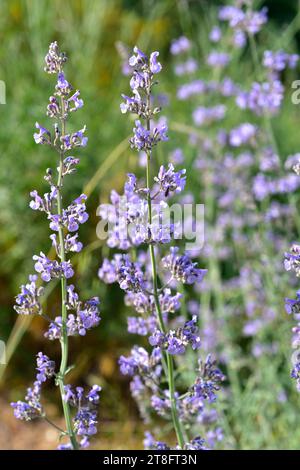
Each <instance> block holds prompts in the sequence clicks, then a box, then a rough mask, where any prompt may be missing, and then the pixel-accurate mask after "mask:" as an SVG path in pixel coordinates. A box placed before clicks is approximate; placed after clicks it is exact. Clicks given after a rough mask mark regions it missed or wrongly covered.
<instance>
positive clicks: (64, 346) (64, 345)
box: [57, 98, 79, 450]
mask: <svg viewBox="0 0 300 470" xmlns="http://www.w3.org/2000/svg"><path fill="white" fill-rule="evenodd" d="M61 114H62V118H61V135H62V136H64V135H65V117H64V114H65V106H64V99H63V98H61ZM63 159H64V151H63V150H62V151H61V152H60V162H59V170H58V181H57V213H58V215H59V217H60V219H61V218H62V213H63V211H62V183H63V181H62V180H63ZM58 237H59V245H60V261H61V262H62V263H64V262H65V261H66V253H65V239H64V230H63V227H62V226H61V225H60V226H59V230H58ZM61 318H62V321H61V323H62V326H61V330H62V331H61V339H60V345H61V363H60V369H59V374H58V375H57V383H58V385H59V390H60V395H61V401H62V407H63V412H64V417H65V422H66V428H67V433H68V436H69V438H70V441H71V444H72V447H73V450H77V449H79V445H78V442H77V440H76V436H75V432H74V429H73V426H72V420H71V412H70V407H69V404H68V403H67V402H66V401H65V400H64V393H65V391H64V385H65V383H64V378H65V375H66V370H67V366H68V350H69V344H68V342H69V340H68V332H67V282H66V278H65V277H64V276H62V277H61Z"/></svg>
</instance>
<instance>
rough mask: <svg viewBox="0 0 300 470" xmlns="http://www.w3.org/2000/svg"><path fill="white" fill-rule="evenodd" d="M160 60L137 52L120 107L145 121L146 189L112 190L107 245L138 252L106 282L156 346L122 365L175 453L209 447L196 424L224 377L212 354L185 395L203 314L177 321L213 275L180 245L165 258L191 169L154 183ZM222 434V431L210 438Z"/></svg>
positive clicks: (107, 268)
mask: <svg viewBox="0 0 300 470" xmlns="http://www.w3.org/2000/svg"><path fill="white" fill-rule="evenodd" d="M158 56H159V53H158V52H152V53H151V54H150V57H148V56H146V55H145V54H144V53H143V52H142V51H140V50H139V49H138V48H137V47H135V48H134V54H133V55H132V56H131V57H130V58H129V68H130V71H131V74H132V77H131V79H130V87H131V91H132V96H126V95H122V96H123V100H124V101H123V103H122V104H121V106H120V108H121V112H122V113H133V114H135V115H137V116H138V118H139V119H138V120H136V121H135V126H134V128H133V136H132V138H131V139H130V144H131V147H132V148H133V149H135V150H137V151H142V152H144V153H145V155H146V175H145V183H146V184H144V183H143V182H142V181H138V180H137V178H136V176H135V175H133V174H129V175H128V180H127V182H126V183H125V186H124V195H123V196H120V195H119V194H118V193H116V191H112V193H111V203H112V204H111V205H110V206H107V205H105V206H104V205H103V206H102V207H100V215H101V216H102V218H103V219H105V220H107V221H108V222H109V231H108V245H109V246H110V247H111V248H119V249H123V250H130V251H131V254H129V253H123V254H115V255H114V259H113V260H112V261H109V260H108V259H105V260H104V261H103V264H102V266H101V267H100V269H99V277H100V278H101V279H102V280H104V281H105V282H107V283H113V282H118V283H119V285H120V287H121V289H123V290H124V291H125V293H126V296H125V302H126V305H128V306H130V307H132V308H134V309H135V311H136V313H137V316H132V317H129V318H128V331H129V332H130V333H133V334H139V335H141V336H148V341H149V344H150V346H152V349H151V350H150V351H147V350H146V349H144V348H143V347H139V346H134V348H133V349H132V351H131V355H130V356H129V357H126V356H121V357H120V359H119V364H120V370H121V373H122V374H124V375H127V376H129V377H131V379H132V380H131V383H130V388H131V393H132V395H133V397H134V398H135V399H136V401H137V404H138V406H139V409H140V412H141V415H142V417H143V418H144V420H145V421H146V422H149V421H150V418H151V414H152V412H153V411H154V412H155V413H156V414H158V415H159V416H160V417H162V418H163V419H165V420H167V421H170V422H171V424H172V427H173V430H174V431H175V434H176V437H177V444H176V445H175V446H174V447H173V448H180V449H195V450H201V449H204V448H205V447H206V444H205V441H204V439H203V438H202V437H199V436H197V437H195V434H194V428H193V426H194V425H196V427H197V423H200V422H202V423H205V422H207V421H209V419H207V414H206V403H207V402H208V403H212V402H214V401H215V399H216V391H217V390H218V389H219V383H220V382H221V381H222V380H223V375H222V373H221V372H220V371H219V369H217V368H216V366H215V363H214V361H213V360H212V359H211V357H210V356H208V357H207V358H206V360H205V361H202V360H201V359H199V361H198V369H197V372H196V371H195V370H194V376H195V381H194V383H193V384H192V385H191V386H190V387H189V388H188V390H186V389H185V390H183V384H182V383H181V384H180V383H179V382H180V376H178V374H177V372H176V367H177V365H178V363H179V362H180V357H181V356H183V355H184V354H185V353H186V352H187V350H188V349H190V348H191V349H192V350H194V351H197V350H198V349H199V348H200V345H201V341H200V337H199V331H198V325H197V324H198V318H197V315H194V316H192V318H191V317H190V318H185V319H184V318H183V317H182V316H177V317H176V315H175V312H177V311H179V310H180V308H181V300H182V294H181V293H180V292H178V285H179V283H183V284H186V285H192V284H194V283H199V282H201V281H202V279H203V277H204V275H205V274H206V270H203V269H199V268H198V267H197V263H194V262H193V261H192V260H191V258H190V257H189V255H188V254H187V253H186V254H180V252H179V248H178V247H171V248H170V249H169V251H168V253H166V254H165V256H162V251H163V248H164V247H165V246H166V244H168V243H170V242H171V241H172V240H173V238H174V235H175V234H176V230H177V227H176V224H173V223H171V222H170V221H168V222H166V221H165V220H164V217H163V209H164V207H165V206H166V205H167V201H168V200H169V199H170V198H171V197H173V196H174V195H176V194H179V193H181V192H182V191H183V189H184V187H185V182H186V176H185V170H179V171H176V170H175V168H174V166H173V165H172V164H169V165H168V167H167V168H166V167H165V166H164V165H162V166H161V167H160V169H159V172H158V174H157V176H155V177H154V178H153V180H152V173H153V166H154V165H155V161H154V148H155V146H156V145H158V144H159V143H160V142H163V141H166V140H167V139H168V137H167V125H166V123H165V121H164V120H163V119H160V120H159V121H158V122H155V121H154V117H155V115H157V114H158V113H159V112H160V108H159V107H157V106H155V104H154V96H153V88H154V86H155V85H156V84H157V81H156V76H157V74H158V73H160V71H161V69H162V66H161V64H160V62H159V61H158ZM145 245H146V247H148V248H147V251H146V252H144V251H143V246H145ZM176 379H177V380H176ZM218 434H219V435H220V430H219V429H217V430H215V431H214V432H212V434H211V436H212V435H214V436H217V435H218ZM216 439H217V437H216ZM213 440H214V439H213V438H212V439H211V442H212V441H213ZM211 445H213V444H211ZM145 446H146V447H147V448H151V449H169V448H170V447H169V446H168V445H167V444H166V443H164V442H160V441H157V440H155V439H154V438H153V437H152V434H151V433H146V439H145Z"/></svg>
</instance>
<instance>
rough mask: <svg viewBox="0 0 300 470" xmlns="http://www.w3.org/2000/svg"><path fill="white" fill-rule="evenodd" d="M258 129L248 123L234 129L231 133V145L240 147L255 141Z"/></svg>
mask: <svg viewBox="0 0 300 470" xmlns="http://www.w3.org/2000/svg"><path fill="white" fill-rule="evenodd" d="M256 134H257V127H256V126H254V125H253V124H250V123H248V122H246V123H243V124H241V125H240V126H238V127H235V128H234V129H232V130H231V131H230V133H229V144H230V145H231V146H232V147H240V146H242V145H245V144H247V143H249V142H251V141H252V140H254V138H255V136H256Z"/></svg>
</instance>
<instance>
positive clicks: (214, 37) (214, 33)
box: [209, 26, 222, 42]
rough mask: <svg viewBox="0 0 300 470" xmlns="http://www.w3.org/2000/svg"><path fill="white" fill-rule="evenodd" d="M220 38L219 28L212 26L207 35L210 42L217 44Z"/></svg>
mask: <svg viewBox="0 0 300 470" xmlns="http://www.w3.org/2000/svg"><path fill="white" fill-rule="evenodd" d="M221 38H222V31H221V28H220V27H219V26H214V27H213V28H212V30H211V31H210V33H209V39H210V40H211V42H219V41H220V39H221Z"/></svg>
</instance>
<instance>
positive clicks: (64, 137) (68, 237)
mask: <svg viewBox="0 0 300 470" xmlns="http://www.w3.org/2000/svg"><path fill="white" fill-rule="evenodd" d="M66 61H67V57H66V55H65V54H64V53H63V52H60V50H59V48H58V45H57V43H56V42H54V43H52V44H50V47H49V52H48V53H47V55H46V57H45V62H46V66H45V71H46V72H47V73H49V74H56V76H57V82H56V85H55V91H54V93H53V96H50V99H49V104H48V106H47V115H48V116H49V117H50V118H52V119H54V121H55V123H54V132H53V133H51V132H50V131H49V130H48V129H46V128H45V127H42V126H41V125H40V124H39V123H36V129H37V132H36V133H35V134H34V140H35V142H36V143H37V144H41V145H47V146H50V147H51V148H52V149H53V150H54V151H55V152H56V155H57V162H55V165H57V167H56V171H57V173H55V172H54V171H53V170H52V169H50V168H48V169H47V171H46V175H45V177H44V179H45V181H46V182H47V183H48V184H49V187H50V188H49V191H48V192H46V193H45V194H44V195H43V196H40V195H39V193H38V192H37V191H32V192H31V193H30V196H31V198H32V200H31V202H30V207H31V208H32V209H33V210H37V211H41V212H44V213H45V215H46V217H47V220H48V223H49V226H50V229H51V231H52V232H53V233H52V234H51V235H50V239H51V242H52V246H53V247H54V249H55V252H56V259H49V258H48V256H47V255H45V254H44V253H43V252H41V253H40V254H39V255H34V256H33V260H34V261H35V265H34V268H35V271H36V272H37V273H38V274H37V275H36V274H35V275H32V276H30V277H29V282H28V283H27V284H26V285H23V286H22V287H21V293H20V294H19V295H18V296H17V297H16V305H15V310H16V311H17V313H18V314H21V315H40V316H42V317H44V318H45V319H46V320H47V321H49V323H50V325H49V328H48V331H47V332H46V333H45V337H46V338H48V339H49V340H50V341H52V340H56V339H58V340H59V342H60V344H61V362H60V366H59V368H57V367H56V365H55V363H54V361H52V360H51V359H49V357H48V356H46V355H45V354H43V353H42V352H39V353H38V354H37V367H36V370H37V375H36V380H35V382H34V385H33V387H32V388H29V389H28V390H27V394H26V397H25V401H18V402H16V403H12V407H13V409H14V414H15V416H16V418H18V419H21V420H26V421H30V420H32V419H35V418H44V419H46V420H47V421H48V422H49V423H50V424H52V425H53V426H54V427H55V428H57V429H58V430H59V431H60V433H61V437H62V436H67V437H68V441H69V442H68V443H66V444H62V445H60V446H59V448H60V449H79V448H80V447H82V448H83V447H87V446H88V445H89V438H90V436H92V435H94V434H96V432H97V428H96V426H97V407H98V404H99V392H100V390H101V388H100V387H99V386H98V385H94V386H93V387H92V388H91V390H90V391H88V392H85V391H84V390H83V388H81V387H76V388H73V387H72V386H71V385H69V384H67V383H66V375H67V374H68V372H69V370H70V369H71V367H70V365H69V361H68V351H69V337H70V336H75V335H81V336H84V335H85V334H86V332H87V330H89V329H90V328H93V327H95V326H97V325H98V324H99V322H100V316H99V299H98V297H93V298H91V299H90V300H88V301H85V302H82V301H80V300H79V296H78V294H77V293H76V291H75V287H74V285H73V284H70V283H69V279H70V278H71V277H73V275H74V270H73V267H72V264H71V261H70V259H69V255H70V254H71V253H72V252H76V253H78V252H80V251H81V249H82V243H81V242H80V241H79V240H78V233H77V231H78V229H79V226H80V225H81V224H83V223H84V222H86V220H87V219H88V214H87V212H86V207H85V200H86V196H85V195H84V194H81V195H80V196H79V197H77V198H76V199H75V200H74V201H72V202H71V203H70V204H69V205H68V206H66V205H65V203H64V198H63V185H64V180H65V178H66V177H68V176H69V175H73V174H74V173H75V171H76V166H77V164H78V163H79V159H78V158H77V157H74V156H71V155H70V152H73V150H75V149H76V148H80V147H85V146H86V144H87V140H88V139H87V137H85V126H84V127H83V129H81V130H79V131H76V132H70V131H69V130H68V129H67V123H68V119H69V117H70V116H71V114H72V113H73V112H75V111H77V109H79V108H81V107H82V106H83V100H82V99H81V98H80V92H79V91H78V90H76V91H75V92H74V91H72V86H71V85H70V83H69V82H68V81H67V79H66V77H65V73H64V65H65V63H66ZM38 275H39V276H40V280H41V281H43V282H46V283H48V282H50V281H53V280H55V279H59V281H60V285H61V314H60V315H59V316H57V317H56V318H55V319H51V318H49V317H48V316H47V315H46V314H44V312H43V309H42V304H41V298H42V296H43V292H44V289H43V287H42V285H41V284H42V283H40V282H39V280H38ZM48 379H54V382H55V384H56V385H57V386H58V387H59V390H60V395H61V400H62V407H63V413H64V418H65V425H66V429H65V430H64V429H60V428H59V427H58V426H56V425H55V424H54V423H52V422H51V421H50V420H49V419H48V417H47V415H46V410H45V409H44V407H43V405H42V403H41V391H42V386H43V384H44V382H46V380H48ZM71 408H74V409H76V412H75V413H71Z"/></svg>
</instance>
